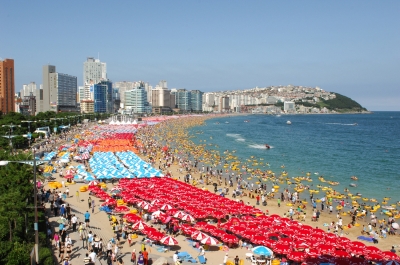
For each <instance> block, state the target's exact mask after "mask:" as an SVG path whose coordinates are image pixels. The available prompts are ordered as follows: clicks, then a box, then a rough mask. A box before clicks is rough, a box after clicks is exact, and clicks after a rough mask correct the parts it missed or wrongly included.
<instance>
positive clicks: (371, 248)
mask: <svg viewBox="0 0 400 265" xmlns="http://www.w3.org/2000/svg"><path fill="white" fill-rule="evenodd" d="M364 253H365V254H378V255H382V251H381V250H380V249H379V248H377V247H375V246H367V247H365V249H364Z"/></svg>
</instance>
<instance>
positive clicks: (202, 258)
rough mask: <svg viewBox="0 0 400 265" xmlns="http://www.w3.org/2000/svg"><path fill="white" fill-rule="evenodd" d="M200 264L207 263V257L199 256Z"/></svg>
mask: <svg viewBox="0 0 400 265" xmlns="http://www.w3.org/2000/svg"><path fill="white" fill-rule="evenodd" d="M197 258H198V259H199V262H200V264H206V258H205V257H204V256H198V257H197Z"/></svg>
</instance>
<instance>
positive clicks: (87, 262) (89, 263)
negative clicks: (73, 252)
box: [83, 253, 93, 265]
mask: <svg viewBox="0 0 400 265" xmlns="http://www.w3.org/2000/svg"><path fill="white" fill-rule="evenodd" d="M83 264H84V265H92V264H93V263H92V259H91V258H90V257H89V253H86V256H85V258H84V259H83Z"/></svg>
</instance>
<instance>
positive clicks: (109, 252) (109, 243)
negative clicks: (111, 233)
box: [106, 240, 112, 257]
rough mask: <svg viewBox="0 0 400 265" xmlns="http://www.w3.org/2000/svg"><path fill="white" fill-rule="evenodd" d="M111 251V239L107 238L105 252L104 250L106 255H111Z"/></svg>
mask: <svg viewBox="0 0 400 265" xmlns="http://www.w3.org/2000/svg"><path fill="white" fill-rule="evenodd" d="M111 253H112V241H111V240H109V241H108V243H107V252H106V255H107V257H108V256H111Z"/></svg>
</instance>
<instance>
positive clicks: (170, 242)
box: [160, 236, 178, 246]
mask: <svg viewBox="0 0 400 265" xmlns="http://www.w3.org/2000/svg"><path fill="white" fill-rule="evenodd" d="M160 243H161V244H163V245H167V246H175V245H178V241H177V240H176V239H175V238H173V237H170V236H165V237H163V238H161V240H160Z"/></svg>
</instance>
